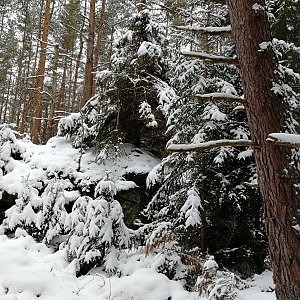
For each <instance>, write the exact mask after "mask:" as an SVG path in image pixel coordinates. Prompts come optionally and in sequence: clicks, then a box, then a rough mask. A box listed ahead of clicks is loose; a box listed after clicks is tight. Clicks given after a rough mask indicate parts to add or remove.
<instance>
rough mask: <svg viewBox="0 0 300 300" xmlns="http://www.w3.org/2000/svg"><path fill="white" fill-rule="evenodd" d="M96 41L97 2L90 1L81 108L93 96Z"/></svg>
mask: <svg viewBox="0 0 300 300" xmlns="http://www.w3.org/2000/svg"><path fill="white" fill-rule="evenodd" d="M94 41H95V0H90V16H89V32H88V40H87V58H86V63H85V71H84V88H83V95H82V99H81V103H80V106H81V107H83V106H84V105H85V103H86V102H87V101H88V100H89V99H90V98H91V97H92V96H93V90H94V89H93V86H94V77H95V76H94V73H93V70H94Z"/></svg>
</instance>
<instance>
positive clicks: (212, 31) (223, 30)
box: [173, 25, 231, 36]
mask: <svg viewBox="0 0 300 300" xmlns="http://www.w3.org/2000/svg"><path fill="white" fill-rule="evenodd" d="M173 28H175V29H177V30H182V31H188V32H196V33H201V34H209V35H225V36H226V35H230V34H231V26H230V25H228V26H224V27H214V26H208V27H195V26H176V25H174V26H173Z"/></svg>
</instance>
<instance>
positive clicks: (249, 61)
mask: <svg viewBox="0 0 300 300" xmlns="http://www.w3.org/2000/svg"><path fill="white" fill-rule="evenodd" d="M254 3H257V4H259V5H261V8H260V9H258V10H255V9H253V5H254ZM228 4H229V11H230V18H231V25H232V30H233V35H234V39H235V42H236V48H237V54H238V57H239V60H240V68H241V73H242V77H243V83H244V92H245V96H246V99H247V116H248V120H249V126H250V132H251V136H252V140H253V141H254V142H255V143H256V144H257V145H258V147H257V148H256V149H255V151H254V156H255V161H256V166H257V172H258V176H259V188H260V191H261V193H262V196H263V199H264V205H265V219H266V226H267V234H268V240H269V249H270V258H271V263H272V268H273V274H274V275H273V276H274V282H275V285H276V296H277V299H278V300H298V299H299V297H300V238H299V236H297V234H296V232H295V231H294V229H293V228H292V220H293V218H294V217H295V215H296V212H297V209H299V200H298V199H297V198H296V193H295V189H294V181H293V171H292V170H291V168H290V167H289V158H290V157H291V152H290V150H288V149H287V148H285V147H282V146H277V145H274V144H271V143H268V142H266V139H267V137H268V134H270V133H272V132H284V131H285V105H284V102H283V99H282V96H281V95H279V94H275V93H273V92H272V90H271V89H272V87H273V82H276V81H277V78H276V73H275V70H276V69H277V67H278V61H277V59H276V58H275V56H274V53H273V52H272V51H270V50H267V51H260V47H259V45H260V44H261V43H262V42H267V41H270V40H271V34H270V27H269V23H268V17H267V14H266V11H265V9H264V7H265V1H264V0H255V1H254V0H243V1H239V0H228Z"/></svg>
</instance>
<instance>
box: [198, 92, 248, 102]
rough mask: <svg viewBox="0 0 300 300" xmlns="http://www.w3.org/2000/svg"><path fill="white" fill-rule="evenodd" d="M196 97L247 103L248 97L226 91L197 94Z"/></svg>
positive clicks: (207, 99)
mask: <svg viewBox="0 0 300 300" xmlns="http://www.w3.org/2000/svg"><path fill="white" fill-rule="evenodd" d="M195 97H196V98H198V100H202V101H227V102H238V103H241V104H246V99H244V98H242V97H239V96H235V95H231V94H226V93H211V94H202V95H200V94H197V95H195Z"/></svg>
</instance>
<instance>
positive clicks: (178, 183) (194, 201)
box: [145, 24, 266, 275]
mask: <svg viewBox="0 0 300 300" xmlns="http://www.w3.org/2000/svg"><path fill="white" fill-rule="evenodd" d="M213 25H214V24H213ZM189 29H190V28H189ZM203 30H204V28H202V31H203ZM224 50H225V53H226V54H227V52H229V51H231V47H224ZM211 51H213V52H215V51H216V50H215V49H212V50H211ZM225 53H222V54H225ZM215 54H216V52H215ZM229 72H230V73H231V74H233V76H227V77H225V79H226V80H224V79H223V78H224V74H226V73H229ZM172 86H173V88H174V89H175V91H176V92H177V94H178V95H179V96H180V97H177V98H176V97H175V98H173V101H172V103H171V108H170V110H169V112H168V126H169V127H168V131H169V132H170V133H172V138H171V139H170V141H169V142H168V145H173V144H190V143H194V144H197V143H205V142H208V143H210V142H211V141H216V140H234V141H235V140H240V139H245V140H248V139H249V130H248V125H247V120H246V116H245V114H244V113H243V112H237V111H239V110H243V107H242V106H241V103H242V102H243V99H242V97H239V95H241V83H240V81H239V79H238V75H237V72H236V70H235V67H232V66H231V67H230V66H226V67H224V66H221V65H214V66H205V65H204V64H203V62H202V61H200V60H195V59H194V60H182V62H181V63H180V64H179V65H178V66H177V68H176V74H175V76H174V79H173V80H172ZM220 94H221V95H222V96H227V97H228V98H231V100H232V98H235V99H236V102H234V101H233V102H232V101H231V102H220V101H214V100H213V97H214V96H217V95H220ZM203 100H206V101H203ZM207 100H209V101H207ZM239 102H241V103H239ZM148 182H149V184H150V185H151V184H156V183H157V184H160V185H161V186H160V188H159V190H158V192H157V194H156V195H155V196H154V198H153V199H152V201H151V203H150V204H149V205H148V207H147V209H146V211H145V213H146V215H147V216H148V217H149V218H150V219H151V220H152V221H154V222H156V223H157V224H159V223H160V222H162V221H164V222H170V223H171V225H172V231H173V233H175V236H176V237H177V241H178V243H179V245H180V246H181V251H182V253H184V252H185V251H187V250H188V249H193V248H194V247H199V248H200V249H201V250H202V252H203V253H205V252H206V251H209V252H210V253H215V254H216V256H218V257H219V259H220V260H221V262H222V263H223V264H225V265H226V266H227V267H233V263H232V262H233V261H234V265H235V266H237V268H238V271H240V272H242V273H244V274H245V275H248V274H247V273H248V272H253V271H259V270H260V269H261V268H262V265H263V260H264V255H266V251H264V250H263V251H258V249H259V250H261V249H266V245H265V237H264V226H263V223H262V203H261V197H260V195H259V193H258V192H257V190H256V189H251V188H249V185H250V186H251V185H255V183H256V182H257V181H256V171H255V166H254V161H253V158H252V150H251V149H250V148H247V147H239V148H236V147H223V146H220V147H217V148H214V149H212V150H210V151H203V152H183V153H181V152H174V153H172V154H170V155H169V156H168V157H166V158H165V159H163V160H162V162H161V164H160V165H159V166H158V167H157V168H155V169H154V170H153V171H152V173H150V175H149V177H148ZM149 243H150V244H151V241H149ZM225 249H226V251H223V250H225ZM231 249H235V250H234V251H233V250H232V251H231ZM257 253H263V254H262V255H261V256H260V255H258V254H257ZM232 258H234V259H235V260H232ZM238 262H241V267H238ZM250 265H251V266H250ZM242 266H246V267H242ZM251 268H252V269H251Z"/></svg>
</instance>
